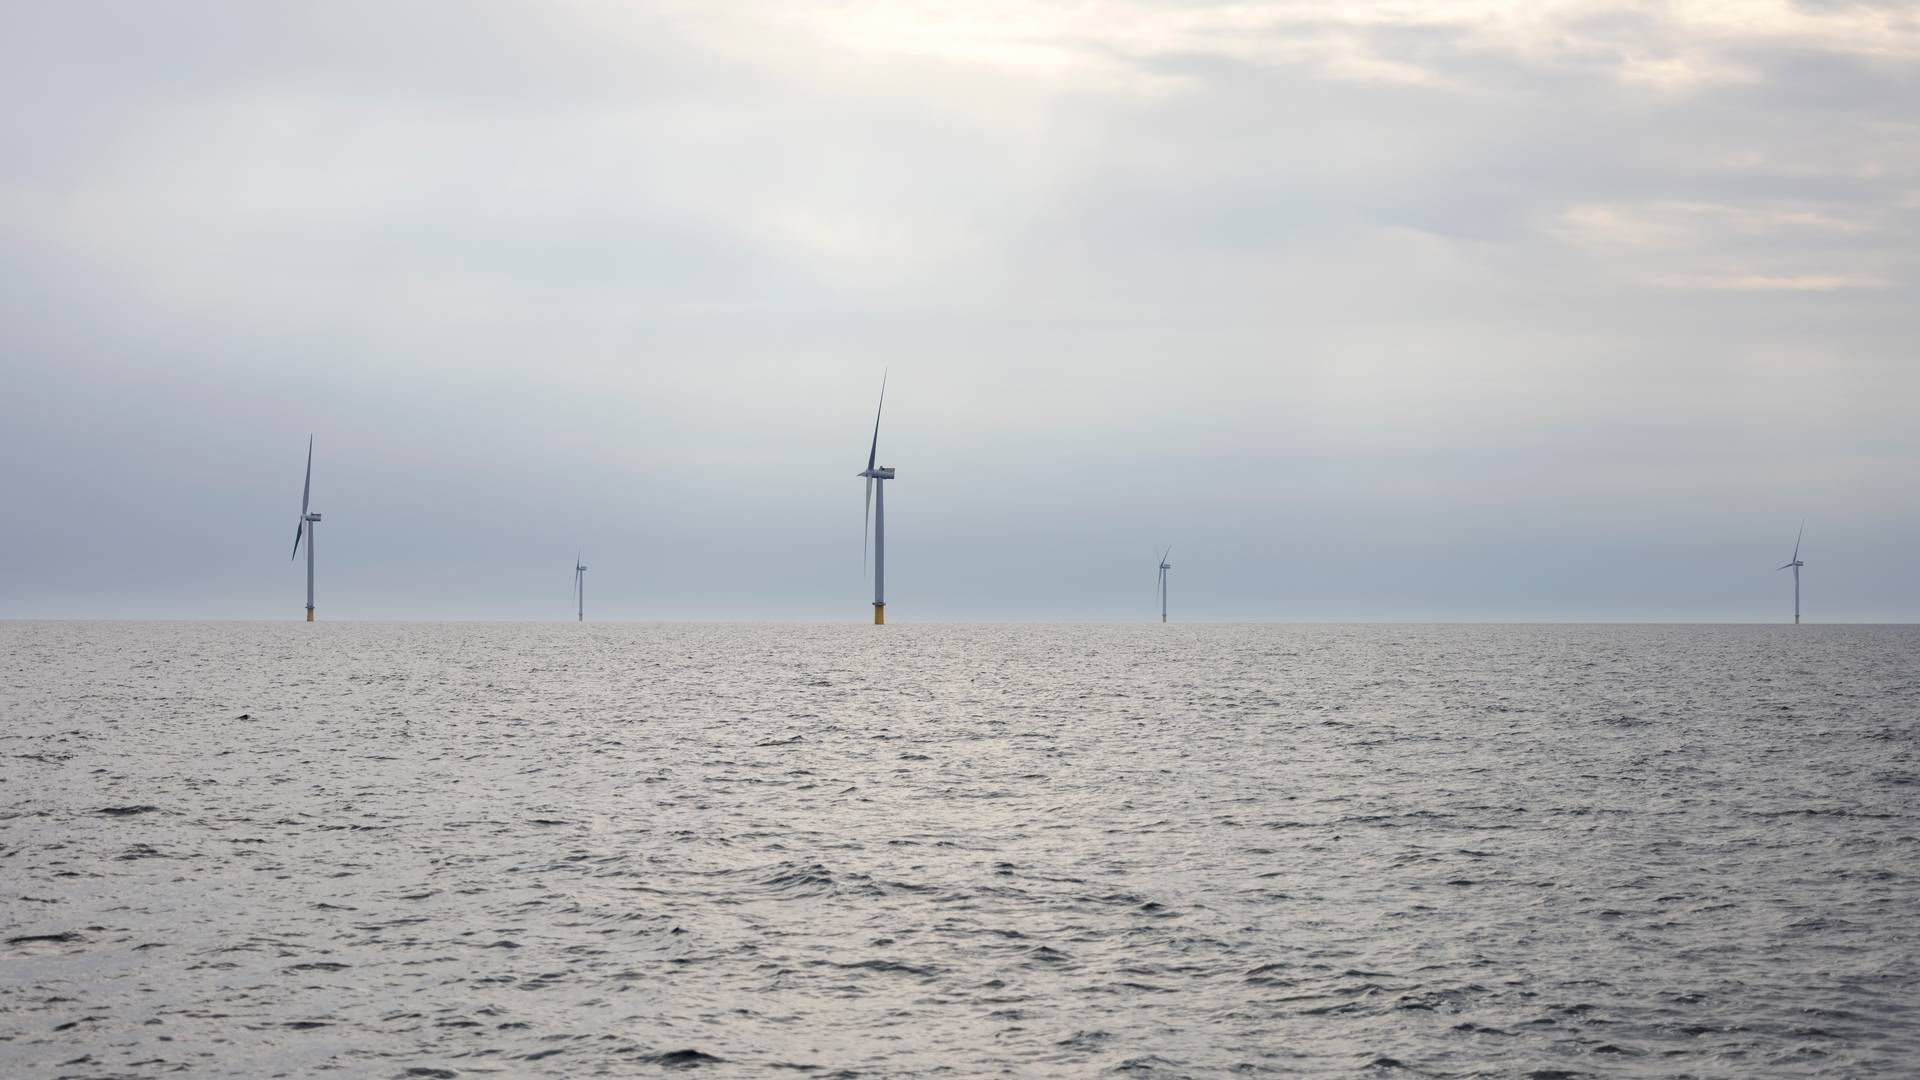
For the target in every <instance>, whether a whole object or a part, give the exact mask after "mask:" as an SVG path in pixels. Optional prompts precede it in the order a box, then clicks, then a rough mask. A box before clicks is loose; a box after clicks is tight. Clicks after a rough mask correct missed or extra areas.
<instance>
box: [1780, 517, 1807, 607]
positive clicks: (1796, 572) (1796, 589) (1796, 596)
mask: <svg viewBox="0 0 1920 1080" xmlns="http://www.w3.org/2000/svg"><path fill="white" fill-rule="evenodd" d="M1806 533H1807V523H1806V522H1805V521H1802V522H1801V523H1800V531H1799V532H1797V533H1794V534H1793V558H1791V559H1788V560H1787V564H1786V565H1785V566H1782V567H1780V568H1779V569H1781V570H1786V569H1792V570H1793V625H1795V626H1799V625H1800V568H1801V567H1803V566H1805V565H1807V564H1806V563H1803V562H1801V561H1800V538H1801V537H1802V536H1805V535H1806Z"/></svg>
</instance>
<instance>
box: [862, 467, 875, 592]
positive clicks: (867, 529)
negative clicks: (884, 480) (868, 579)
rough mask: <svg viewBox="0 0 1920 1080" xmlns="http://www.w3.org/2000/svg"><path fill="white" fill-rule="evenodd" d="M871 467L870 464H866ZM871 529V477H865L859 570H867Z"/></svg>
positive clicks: (863, 571) (864, 571)
mask: <svg viewBox="0 0 1920 1080" xmlns="http://www.w3.org/2000/svg"><path fill="white" fill-rule="evenodd" d="M868 467H869V468H871V467H872V466H868ZM872 531H873V477H871V476H869V477H867V513H866V516H865V517H863V518H861V519H860V572H861V573H863V574H864V573H866V572H867V543H868V534H869V533H871V532H872Z"/></svg>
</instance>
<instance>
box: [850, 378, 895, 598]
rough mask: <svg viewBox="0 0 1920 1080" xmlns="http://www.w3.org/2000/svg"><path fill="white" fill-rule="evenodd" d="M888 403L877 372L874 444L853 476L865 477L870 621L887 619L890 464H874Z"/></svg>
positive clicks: (863, 534)
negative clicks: (870, 536) (869, 533)
mask: <svg viewBox="0 0 1920 1080" xmlns="http://www.w3.org/2000/svg"><path fill="white" fill-rule="evenodd" d="M886 404H887V376H886V373H885V372H882V373H881V374H880V404H879V405H878V406H876V407H875V408H874V410H873V444H872V445H871V446H869V447H868V448H867V467H866V468H865V469H862V470H861V471H859V472H857V473H855V474H854V475H855V476H864V477H866V478H867V515H868V517H869V518H870V519H871V522H872V525H873V625H875V626H884V625H886V621H887V481H889V480H891V479H893V467H892V466H891V465H888V466H876V465H875V464H874V462H875V461H876V460H878V458H879V454H880V410H881V409H883V408H885V407H886ZM866 540H867V523H866V522H864V521H863V522H862V523H861V525H860V541H861V545H862V546H861V554H862V562H864V561H865V551H866V548H865V545H866Z"/></svg>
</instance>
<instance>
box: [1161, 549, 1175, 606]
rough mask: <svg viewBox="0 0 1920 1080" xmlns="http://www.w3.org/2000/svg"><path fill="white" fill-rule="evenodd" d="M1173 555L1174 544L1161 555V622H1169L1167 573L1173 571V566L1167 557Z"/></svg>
mask: <svg viewBox="0 0 1920 1080" xmlns="http://www.w3.org/2000/svg"><path fill="white" fill-rule="evenodd" d="M1171 554H1173V545H1172V544H1168V545H1167V550H1165V551H1163V552H1161V553H1160V621H1161V622H1166V621H1167V571H1169V570H1171V569H1173V564H1172V563H1170V562H1168V561H1167V556H1169V555H1171Z"/></svg>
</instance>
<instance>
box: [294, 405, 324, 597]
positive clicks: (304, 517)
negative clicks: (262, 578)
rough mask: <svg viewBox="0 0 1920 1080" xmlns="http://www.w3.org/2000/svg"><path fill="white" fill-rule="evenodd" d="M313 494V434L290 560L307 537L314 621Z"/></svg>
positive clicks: (315, 520)
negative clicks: (309, 505) (310, 500)
mask: <svg viewBox="0 0 1920 1080" xmlns="http://www.w3.org/2000/svg"><path fill="white" fill-rule="evenodd" d="M312 494H313V436H311V435H309V436H307V482H306V485H305V486H303V487H302V488H301V489H300V524H298V525H296V526H294V529H293V554H292V555H290V556H288V558H289V560H291V559H295V558H298V557H299V556H300V537H301V536H302V535H303V534H304V535H305V536H306V538H307V621H308V622H312V621H313V527H314V526H315V525H318V524H320V515H319V514H309V513H307V500H308V496H310V495H312Z"/></svg>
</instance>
